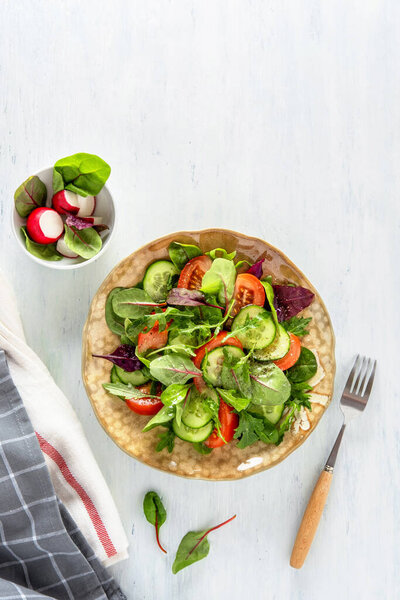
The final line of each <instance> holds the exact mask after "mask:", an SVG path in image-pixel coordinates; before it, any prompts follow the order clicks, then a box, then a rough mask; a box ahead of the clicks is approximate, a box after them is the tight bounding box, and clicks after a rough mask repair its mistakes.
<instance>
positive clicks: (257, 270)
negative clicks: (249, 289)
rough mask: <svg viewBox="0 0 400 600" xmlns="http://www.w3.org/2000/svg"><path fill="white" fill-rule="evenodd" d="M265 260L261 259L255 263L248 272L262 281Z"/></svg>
mask: <svg viewBox="0 0 400 600" xmlns="http://www.w3.org/2000/svg"><path fill="white" fill-rule="evenodd" d="M264 260H265V258H261V259H260V260H258V261H257V262H255V263H254V265H252V266H251V267H250V269H248V270H247V273H250V274H251V275H254V277H257V279H261V277H262V276H263V264H264Z"/></svg>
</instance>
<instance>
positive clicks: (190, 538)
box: [172, 515, 236, 574]
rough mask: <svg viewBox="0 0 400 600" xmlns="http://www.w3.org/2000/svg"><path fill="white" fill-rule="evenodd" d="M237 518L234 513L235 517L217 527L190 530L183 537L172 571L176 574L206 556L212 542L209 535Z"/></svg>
mask: <svg viewBox="0 0 400 600" xmlns="http://www.w3.org/2000/svg"><path fill="white" fill-rule="evenodd" d="M235 518H236V515H233V517H231V518H230V519H227V520H226V521H224V522H223V523H220V524H219V525H215V527H211V528H210V529H207V530H205V531H189V533H187V534H186V535H185V536H184V537H183V538H182V541H181V543H180V544H179V548H178V550H177V553H176V556H175V560H174V564H173V565H172V572H173V573H174V574H176V573H178V571H180V570H181V569H184V568H185V567H188V566H189V565H192V564H193V563H195V562H197V561H198V560H201V559H203V558H205V557H206V556H207V555H208V553H209V551H210V544H209V541H208V539H207V536H208V535H209V534H210V533H211V532H212V531H215V530H216V529H219V528H220V527H222V526H223V525H226V524H227V523H230V522H231V521H233V519H235Z"/></svg>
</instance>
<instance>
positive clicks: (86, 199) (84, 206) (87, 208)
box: [76, 196, 96, 217]
mask: <svg viewBox="0 0 400 600" xmlns="http://www.w3.org/2000/svg"><path fill="white" fill-rule="evenodd" d="M77 198H78V203H79V210H78V212H77V213H76V216H77V217H91V216H92V215H93V213H94V211H95V209H96V198H95V196H77Z"/></svg>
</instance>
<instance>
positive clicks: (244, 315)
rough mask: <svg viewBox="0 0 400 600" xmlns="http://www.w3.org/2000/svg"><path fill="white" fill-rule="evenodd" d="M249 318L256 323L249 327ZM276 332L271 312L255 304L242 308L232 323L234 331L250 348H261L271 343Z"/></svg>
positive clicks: (244, 344) (245, 345) (244, 345)
mask: <svg viewBox="0 0 400 600" xmlns="http://www.w3.org/2000/svg"><path fill="white" fill-rule="evenodd" d="M249 320H254V325H253V324H252V325H251V326H248V327H247V324H248V321H249ZM275 332H276V326H275V323H274V320H273V318H272V316H271V313H269V312H268V311H267V310H265V308H262V307H261V306H256V305H255V304H250V305H249V306H245V307H244V308H242V310H241V311H240V312H239V314H238V315H237V316H236V317H235V318H234V320H233V323H232V333H233V334H234V335H235V336H236V337H237V338H238V340H240V342H242V344H243V347H244V348H247V349H249V350H250V349H251V348H254V349H255V350H260V349H261V348H265V347H266V346H268V345H269V344H271V342H273V340H274V337H275Z"/></svg>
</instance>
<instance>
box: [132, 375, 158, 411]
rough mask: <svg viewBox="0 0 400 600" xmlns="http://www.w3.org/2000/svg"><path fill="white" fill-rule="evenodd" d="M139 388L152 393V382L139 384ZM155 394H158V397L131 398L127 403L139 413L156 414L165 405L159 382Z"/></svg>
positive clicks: (143, 391) (146, 392)
mask: <svg viewBox="0 0 400 600" xmlns="http://www.w3.org/2000/svg"><path fill="white" fill-rule="evenodd" d="M137 389H138V390H139V391H140V392H142V393H143V394H150V390H151V383H145V384H143V385H138V386H137ZM155 395H156V396H158V398H150V397H149V398H146V397H145V398H131V399H129V400H127V401H126V405H127V406H128V407H129V408H130V409H131V410H133V412H134V413H136V414H138V415H155V414H157V413H158V411H159V410H161V409H162V407H163V406H164V404H163V403H162V402H161V400H160V396H161V385H159V384H158V386H157V392H156V394H155Z"/></svg>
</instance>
